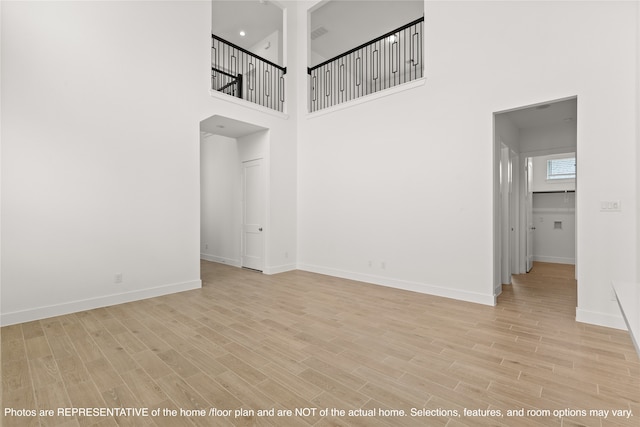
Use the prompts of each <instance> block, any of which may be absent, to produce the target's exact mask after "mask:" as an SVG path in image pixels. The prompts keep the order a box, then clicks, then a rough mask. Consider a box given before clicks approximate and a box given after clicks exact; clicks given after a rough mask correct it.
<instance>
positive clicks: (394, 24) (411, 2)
mask: <svg viewBox="0 0 640 427" xmlns="http://www.w3.org/2000/svg"><path fill="white" fill-rule="evenodd" d="M423 15H424V3H423V1H422V0H373V1H372V0H367V1H365V0H360V1H353V0H352V1H342V0H333V1H330V2H327V3H325V4H323V5H322V6H321V7H320V8H318V9H316V10H314V11H313V12H312V13H311V32H312V33H313V32H314V31H316V30H318V29H319V28H324V29H325V30H326V33H325V32H324V31H322V32H323V33H324V34H323V35H321V36H319V37H317V38H316V39H312V40H311V51H312V52H313V53H315V55H312V63H311V64H310V65H311V66H313V65H317V63H320V62H321V61H322V60H327V59H331V58H333V57H334V56H337V55H339V54H341V53H344V52H346V51H348V50H349V49H352V48H354V47H357V46H359V45H361V44H363V43H366V42H368V41H370V40H373V39H375V38H376V37H378V36H381V35H383V34H385V33H388V32H389V31H393V30H395V29H396V28H399V27H401V26H403V25H404V24H408V23H409V22H411V21H414V20H416V19H418V18H420V17H421V16H423Z"/></svg>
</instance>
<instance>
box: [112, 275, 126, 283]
mask: <svg viewBox="0 0 640 427" xmlns="http://www.w3.org/2000/svg"><path fill="white" fill-rule="evenodd" d="M123 280H124V279H123V278H122V273H116V275H115V276H113V283H122V281H123Z"/></svg>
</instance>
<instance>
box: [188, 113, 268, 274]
mask: <svg viewBox="0 0 640 427" xmlns="http://www.w3.org/2000/svg"><path fill="white" fill-rule="evenodd" d="M268 146H269V130H268V129H266V128H263V127H260V126H256V125H253V124H250V123H246V122H241V121H237V120H233V119H230V118H227V117H222V116H212V117H210V118H208V119H206V120H204V121H202V122H201V123H200V245H201V247H200V258H201V259H202V260H206V261H213V262H218V263H222V264H228V265H232V266H235V267H246V268H250V269H252V270H256V271H263V270H264V268H265V264H266V259H267V244H266V237H267V234H266V220H265V215H266V212H267V211H268V205H269V193H268V191H267V189H268V186H267V177H268V167H269V156H268V152H269V150H268Z"/></svg>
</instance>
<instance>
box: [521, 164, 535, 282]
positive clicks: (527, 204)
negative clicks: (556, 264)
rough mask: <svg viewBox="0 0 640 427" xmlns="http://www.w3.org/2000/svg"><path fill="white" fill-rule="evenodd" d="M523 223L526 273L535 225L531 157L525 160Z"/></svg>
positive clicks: (531, 263) (530, 256)
mask: <svg viewBox="0 0 640 427" xmlns="http://www.w3.org/2000/svg"><path fill="white" fill-rule="evenodd" d="M524 174H525V187H526V188H525V196H524V197H525V200H524V209H525V223H526V224H527V233H526V236H525V240H526V242H527V244H526V261H527V273H528V272H529V271H531V269H532V268H533V232H534V231H535V229H536V227H534V225H533V192H532V191H531V186H532V184H533V159H532V158H531V157H527V158H526V160H525V169H524Z"/></svg>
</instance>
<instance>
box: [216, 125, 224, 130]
mask: <svg viewBox="0 0 640 427" xmlns="http://www.w3.org/2000/svg"><path fill="white" fill-rule="evenodd" d="M216 127H217V128H218V129H224V126H222V125H216Z"/></svg>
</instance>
